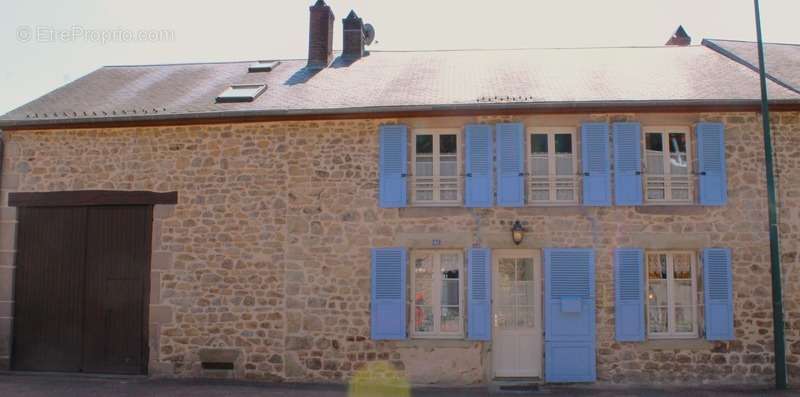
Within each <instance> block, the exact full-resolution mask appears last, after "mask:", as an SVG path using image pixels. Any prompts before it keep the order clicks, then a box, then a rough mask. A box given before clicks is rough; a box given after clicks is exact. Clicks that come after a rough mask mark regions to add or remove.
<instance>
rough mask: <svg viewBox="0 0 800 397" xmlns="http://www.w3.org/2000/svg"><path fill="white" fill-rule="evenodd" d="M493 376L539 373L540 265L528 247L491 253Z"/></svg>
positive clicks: (537, 375)
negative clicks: (492, 260)
mask: <svg viewBox="0 0 800 397" xmlns="http://www.w3.org/2000/svg"><path fill="white" fill-rule="evenodd" d="M492 256H493V257H494V263H493V266H492V268H493V269H494V270H493V271H494V274H493V277H492V279H493V280H494V281H493V282H494V285H493V288H492V290H493V291H494V297H493V298H494V299H493V307H492V312H493V313H494V320H493V323H494V324H493V326H494V329H493V333H492V335H493V340H492V351H493V353H492V361H493V367H494V376H495V377H496V378H506V377H541V376H542V335H543V333H542V276H541V275H542V267H541V261H540V254H539V252H538V251H532V250H498V251H495V252H494V253H493V255H492Z"/></svg>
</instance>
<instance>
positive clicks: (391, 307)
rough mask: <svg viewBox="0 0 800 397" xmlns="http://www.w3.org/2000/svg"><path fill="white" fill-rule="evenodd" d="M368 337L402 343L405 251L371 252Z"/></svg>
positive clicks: (404, 331) (404, 328) (403, 333)
mask: <svg viewBox="0 0 800 397" xmlns="http://www.w3.org/2000/svg"><path fill="white" fill-rule="evenodd" d="M370 313H371V330H372V332H371V335H372V339H373V340H398V339H406V250H405V249H404V248H373V249H372V301H371V304H370Z"/></svg>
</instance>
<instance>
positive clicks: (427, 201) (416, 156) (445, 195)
mask: <svg viewBox="0 0 800 397" xmlns="http://www.w3.org/2000/svg"><path fill="white" fill-rule="evenodd" d="M460 145H461V142H459V133H458V131H456V130H423V131H415V132H414V135H413V142H412V146H413V148H412V149H413V150H412V160H411V161H412V169H413V175H412V179H411V202H412V203H413V204H416V205H452V204H460V203H461V191H462V184H461V175H460V174H461V172H460V170H461V150H460V147H461V146H460Z"/></svg>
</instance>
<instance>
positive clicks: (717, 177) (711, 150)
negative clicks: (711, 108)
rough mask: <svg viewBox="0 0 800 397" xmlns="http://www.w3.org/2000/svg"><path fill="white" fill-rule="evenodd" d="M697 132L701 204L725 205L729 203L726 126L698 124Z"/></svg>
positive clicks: (720, 124)
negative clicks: (726, 166) (726, 167)
mask: <svg viewBox="0 0 800 397" xmlns="http://www.w3.org/2000/svg"><path fill="white" fill-rule="evenodd" d="M695 131H696V132H697V160H698V165H699V166H700V167H699V168H700V169H699V173H700V204H702V205H725V203H726V202H727V201H728V175H727V171H726V169H725V126H724V125H723V124H722V123H698V124H697V127H696V128H695Z"/></svg>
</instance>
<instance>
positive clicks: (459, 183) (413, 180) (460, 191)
mask: <svg viewBox="0 0 800 397" xmlns="http://www.w3.org/2000/svg"><path fill="white" fill-rule="evenodd" d="M418 135H432V136H433V153H432V155H433V176H432V177H428V176H422V177H420V176H417V175H416V171H417V167H416V165H417V136H418ZM441 135H455V136H456V164H457V167H458V172H457V173H456V176H453V177H449V176H448V177H445V178H447V179H450V178H455V180H456V195H457V197H456V199H455V200H442V199H441V198H440V197H439V196H440V193H441V188H440V185H441V181H440V180H439V179H440V178H441V176H440V175H439V173H440V170H439V168H440V165H441V161H440V160H439V156H440V153H439V152H440V150H439V136H441ZM462 136H463V134H462V133H461V130H459V129H456V128H420V129H415V130H414V131H413V133H412V134H411V165H410V167H409V168H410V169H411V173H410V174H409V175H410V180H409V190H410V192H409V193H410V196H411V199H410V202H411V205H413V206H418V207H437V206H438V207H447V206H458V205H461V204H463V202H464V183H463V180H464V177H463V167H464V165H463V164H462V163H461V161H462V160H461V159H462V158H463V155H462V152H463V151H464V149H463V145H462V139H461V137H462ZM417 178H432V179H433V183H432V185H433V188H432V189H433V199H432V200H417ZM425 190H427V189H425Z"/></svg>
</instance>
